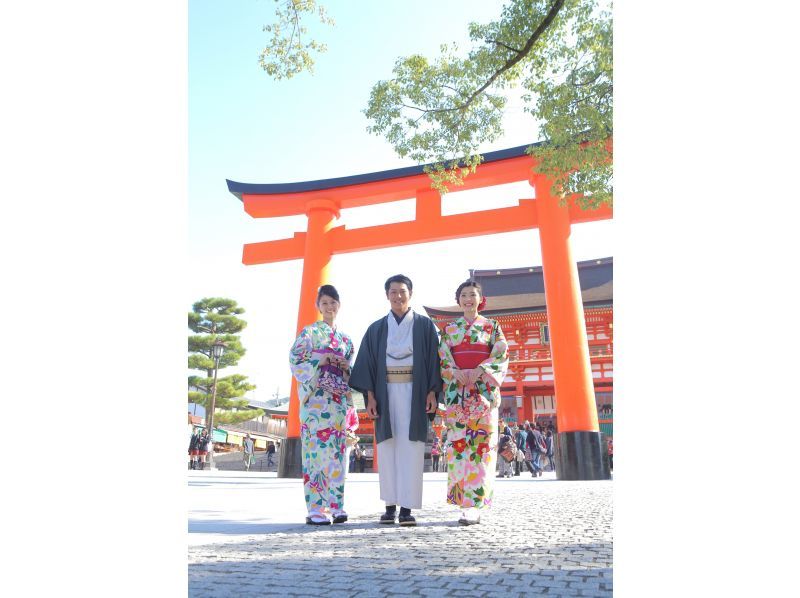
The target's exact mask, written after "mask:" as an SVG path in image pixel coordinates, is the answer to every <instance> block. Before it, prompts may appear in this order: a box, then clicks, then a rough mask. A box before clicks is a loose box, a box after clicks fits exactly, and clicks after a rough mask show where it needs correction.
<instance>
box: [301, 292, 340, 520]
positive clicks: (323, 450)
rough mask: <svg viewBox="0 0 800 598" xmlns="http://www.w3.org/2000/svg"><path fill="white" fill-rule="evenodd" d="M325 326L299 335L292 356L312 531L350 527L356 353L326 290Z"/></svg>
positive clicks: (335, 297)
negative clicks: (350, 410) (349, 439)
mask: <svg viewBox="0 0 800 598" xmlns="http://www.w3.org/2000/svg"><path fill="white" fill-rule="evenodd" d="M316 304H317V309H318V310H319V311H320V313H321V314H322V321H318V322H314V323H313V324H310V325H308V326H306V327H305V328H303V330H302V331H300V334H299V335H298V337H297V339H296V340H295V342H294V344H293V345H292V348H291V351H290V352H289V364H290V366H291V370H292V375H293V376H294V377H295V379H296V380H297V383H298V384H297V386H298V391H299V395H300V441H301V446H302V464H303V491H304V494H305V500H306V509H307V511H308V516H307V517H306V523H307V524H309V525H330V523H331V519H329V517H328V515H329V514H330V516H331V517H332V518H333V523H344V522H345V521H347V513H346V512H345V510H344V478H345V471H344V470H345V462H344V456H345V418H346V416H347V398H346V394H347V393H348V392H349V387H348V386H347V376H348V372H349V370H350V361H351V359H352V357H353V353H354V352H355V349H354V348H353V341H352V340H350V337H349V336H348V335H346V334H344V333H343V332H342V331H340V330H339V329H338V328H337V327H336V316H337V314H338V313H339V305H340V304H339V292H338V291H337V290H336V288H335V287H334V286H333V285H329V284H326V285H322V286H321V287H320V288H319V291H318V293H317V303H316Z"/></svg>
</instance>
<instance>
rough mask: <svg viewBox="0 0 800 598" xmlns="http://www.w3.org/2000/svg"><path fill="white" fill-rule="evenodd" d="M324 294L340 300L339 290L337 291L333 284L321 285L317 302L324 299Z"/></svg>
mask: <svg viewBox="0 0 800 598" xmlns="http://www.w3.org/2000/svg"><path fill="white" fill-rule="evenodd" d="M323 295H325V296H327V297H330V298H331V299H334V300H336V301H339V291H337V290H336V287H335V286H333V285H332V284H324V285H322V286H321V287H319V291H318V292H317V303H319V300H320V299H322V296H323ZM340 303H341V302H340Z"/></svg>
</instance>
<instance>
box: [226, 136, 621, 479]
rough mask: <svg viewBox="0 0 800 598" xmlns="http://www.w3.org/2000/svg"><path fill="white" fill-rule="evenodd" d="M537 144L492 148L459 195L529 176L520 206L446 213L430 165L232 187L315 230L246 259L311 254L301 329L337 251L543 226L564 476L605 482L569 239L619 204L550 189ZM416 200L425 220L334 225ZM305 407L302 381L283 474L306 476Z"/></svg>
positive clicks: (265, 246)
mask: <svg viewBox="0 0 800 598" xmlns="http://www.w3.org/2000/svg"><path fill="white" fill-rule="evenodd" d="M527 147H529V146H527V145H523V146H518V147H514V148H509V149H506V150H500V151H496V152H490V153H487V154H485V155H484V162H483V163H482V164H481V165H480V166H479V167H478V169H477V171H476V172H475V173H473V174H471V175H469V176H468V177H467V178H466V180H465V181H464V185H463V186H462V187H458V188H457V189H456V190H455V191H454V192H457V191H462V190H469V189H477V188H482V187H489V186H493V185H502V184H506V183H514V182H518V181H525V180H527V181H528V182H529V183H530V184H531V186H532V187H533V188H534V189H535V199H520V200H519V202H518V205H517V206H514V207H509V208H496V209H491V210H481V211H477V212H470V213H466V214H454V215H451V216H442V210H441V196H440V194H439V193H438V192H437V191H435V190H433V189H431V181H430V178H429V177H428V175H426V174H425V173H424V171H423V168H424V166H412V167H408V168H399V169H395V170H387V171H383V172H373V173H369V174H363V175H355V176H349V177H342V178H335V179H326V180H318V181H304V182H299V183H286V184H251V183H238V182H235V181H230V180H228V181H227V183H228V190H229V191H230V192H231V193H233V194H234V195H235V196H236V197H238V198H239V199H240V200H241V201H242V202H243V204H244V210H245V212H247V213H248V214H250V216H252V217H254V218H274V217H279V216H294V215H299V214H306V215H307V216H308V226H307V229H306V232H297V233H295V234H294V236H293V237H292V238H291V239H281V240H276V241H265V242H262V243H248V244H245V245H244V251H243V255H242V262H243V263H244V264H245V265H254V264H267V263H272V262H280V261H286V260H295V259H302V260H303V276H302V282H301V288H300V306H299V309H298V316H297V332H298V333H299V332H300V330H301V329H302V328H303V327H304V326H307V325H308V324H311V323H313V322H315V321H316V320H318V319H319V314H318V312H317V310H316V307H315V301H316V295H317V289H318V288H319V287H320V286H321V285H323V284H326V283H327V282H328V269H329V265H330V261H331V257H332V256H333V255H334V254H337V253H348V252H353V251H364V250H367V249H382V248H386V247H394V246H397V245H408V244H412V243H427V242H431V241H443V240H447V239H454V238H460V237H469V236H476V235H490V234H495V233H503V232H511V231H518V230H525V229H530V228H538V229H539V238H540V243H541V250H542V269H543V273H544V286H545V300H546V303H547V317H548V323H549V329H550V347H551V352H552V360H553V377H554V384H555V392H556V421H557V425H558V437H557V447H558V467H557V469H558V477H559V479H572V480H575V479H580V480H589V479H603V478H607V477H608V476H609V474H608V471H607V469H606V468H605V466H604V459H603V455H602V454H601V442H600V428H599V425H598V421H597V407H596V405H595V398H594V386H593V384H592V372H591V366H590V362H589V346H588V341H587V338H586V326H585V322H584V317H583V303H582V301H581V291H580V285H579V282H578V269H577V266H576V262H575V260H574V259H573V257H572V251H571V247H570V242H569V235H570V227H571V225H572V224H575V223H580V222H590V221H595V220H604V219H608V218H611V216H612V213H611V209H610V208H608V207H602V208H599V209H596V210H582V209H581V208H580V207H579V206H578V205H576V204H575V202H574V201H572V202H569V203H568V205H566V206H561V205H559V200H558V198H556V197H553V196H552V195H551V194H550V187H551V183H550V182H549V181H548V180H547V179H546V178H545V177H544V176H542V175H536V174H534V173H533V172H532V166H533V165H534V160H533V158H531V157H530V156H528V155H527V154H525V149H526V148H527ZM414 197H415V198H416V218H415V219H414V220H412V221H409V222H398V223H392V224H382V225H377V226H369V227H366V228H359V229H353V230H347V227H346V226H336V227H334V226H333V225H334V221H335V220H336V219H337V218H339V211H340V210H341V209H343V208H356V207H362V206H369V205H374V204H379V203H385V202H391V201H398V200H402V199H409V198H414ZM300 455H301V450H300V404H299V399H298V393H297V387H296V385H295V384H293V385H292V390H291V394H290V400H289V414H288V426H287V438H286V441H285V442H283V446H282V450H281V458H280V465H279V470H278V475H279V477H302V468H301V459H300Z"/></svg>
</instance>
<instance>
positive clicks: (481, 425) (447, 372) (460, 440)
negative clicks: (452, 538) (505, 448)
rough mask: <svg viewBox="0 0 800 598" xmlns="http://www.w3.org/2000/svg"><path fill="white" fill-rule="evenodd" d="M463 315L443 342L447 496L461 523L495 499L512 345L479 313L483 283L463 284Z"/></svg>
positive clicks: (467, 522) (460, 302)
mask: <svg viewBox="0 0 800 598" xmlns="http://www.w3.org/2000/svg"><path fill="white" fill-rule="evenodd" d="M456 301H457V302H458V305H459V306H460V307H461V309H463V310H464V316H463V317H460V318H458V319H457V320H455V321H454V322H452V323H450V324H448V325H447V326H446V327H445V329H444V332H443V333H442V338H441V341H440V343H439V358H440V360H441V364H442V379H443V380H444V399H445V400H444V402H445V407H446V411H445V423H446V425H447V430H448V439H449V441H450V445H449V446H448V449H447V502H448V503H450V504H452V505H456V506H458V507H460V508H461V517H460V519H459V520H458V523H459V524H461V525H471V524H474V523H480V514H479V513H480V509H483V508H485V507H489V506H491V504H492V495H493V482H494V472H495V464H496V462H497V461H496V460H497V408H498V406H499V405H500V385H501V384H502V383H503V378H504V377H505V375H506V370H507V369H508V345H507V344H506V339H505V337H504V336H503V331H502V330H501V329H500V325H499V324H498V323H497V322H496V321H495V320H489V319H487V318H484V317H483V316H481V315H479V314H478V310H479V309H483V306H484V305H485V304H486V300H485V298H484V297H483V291H482V289H481V285H480V284H479V283H477V282H475V281H473V280H468V281H466V282H463V283H461V285H459V287H458V290H457V291H456Z"/></svg>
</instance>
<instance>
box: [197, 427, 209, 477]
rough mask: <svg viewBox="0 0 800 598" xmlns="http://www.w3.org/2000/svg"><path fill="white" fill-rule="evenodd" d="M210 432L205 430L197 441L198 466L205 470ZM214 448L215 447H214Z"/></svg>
mask: <svg viewBox="0 0 800 598" xmlns="http://www.w3.org/2000/svg"><path fill="white" fill-rule="evenodd" d="M208 444H209V440H208V430H203V431H202V432H201V433H200V437H199V438H198V439H197V444H196V449H197V464H198V465H199V466H200V467H199V468H200V469H205V466H206V458H207V456H208ZM212 448H213V447H212Z"/></svg>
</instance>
